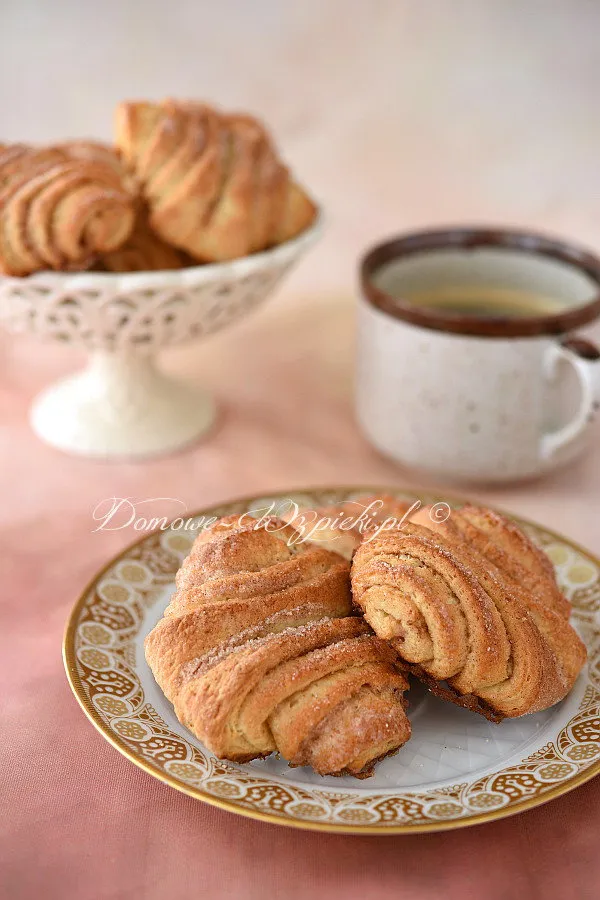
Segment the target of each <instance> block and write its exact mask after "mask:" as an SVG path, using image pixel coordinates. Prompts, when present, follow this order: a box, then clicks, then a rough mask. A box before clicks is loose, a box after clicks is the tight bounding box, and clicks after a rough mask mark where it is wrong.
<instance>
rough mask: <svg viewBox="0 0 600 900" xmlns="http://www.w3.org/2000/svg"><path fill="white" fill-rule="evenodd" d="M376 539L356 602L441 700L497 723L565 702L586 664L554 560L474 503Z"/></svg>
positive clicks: (358, 565) (366, 547) (362, 558)
mask: <svg viewBox="0 0 600 900" xmlns="http://www.w3.org/2000/svg"><path fill="white" fill-rule="evenodd" d="M428 512H429V511H428V509H427V508H425V509H424V510H421V511H419V514H418V516H417V519H418V520H419V521H423V522H426V523H427V527H425V526H424V525H421V524H412V523H411V524H408V525H406V526H405V527H404V528H403V529H402V530H401V531H390V532H381V533H380V534H378V535H377V536H375V537H373V538H372V539H369V535H367V536H366V538H365V540H363V543H362V544H361V546H360V547H359V548H358V550H357V551H356V554H355V556H354V559H353V563H352V590H353V598H354V602H355V603H356V604H357V606H358V607H359V608H360V609H361V610H362V611H363V614H364V616H365V619H366V620H367V622H368V623H369V624H370V625H371V627H372V628H373V630H374V631H375V633H376V634H377V635H378V636H379V637H381V638H384V639H386V640H388V641H389V642H390V645H391V646H392V647H393V648H394V649H395V650H396V652H397V653H398V655H399V657H400V659H401V660H402V662H403V664H404V666H405V667H406V669H407V670H408V671H410V672H413V673H414V674H416V675H417V676H418V677H419V678H421V679H422V680H423V681H425V682H426V683H427V684H428V685H429V687H430V688H431V689H432V691H433V692H434V693H437V694H439V695H440V696H442V697H445V698H447V699H449V700H453V701H454V702H456V703H458V704H460V705H462V706H467V707H469V708H471V709H474V710H476V711H478V712H480V713H482V714H483V715H485V716H487V717H488V718H489V719H492V720H493V721H500V720H501V719H503V718H505V717H514V716H522V715H524V714H526V713H531V712H537V711H539V710H542V709H545V708H547V707H549V706H552V705H553V704H554V703H557V702H558V701H559V700H562V699H563V697H565V695H566V694H567V693H568V692H569V691H570V690H571V688H572V687H573V684H574V682H575V679H576V678H577V676H578V674H579V672H580V671H581V668H582V666H583V664H584V662H585V659H586V651H585V647H584V645H583V643H582V641H581V640H580V638H579V637H578V635H577V633H576V632H575V630H574V629H573V628H572V627H571V625H570V623H569V609H570V606H569V603H568V601H567V599H566V597H564V596H563V594H562V593H561V591H560V589H559V588H558V585H557V583H556V580H555V577H554V572H553V569H552V565H551V563H550V561H549V560H548V559H547V557H546V556H545V555H544V553H543V552H542V551H541V550H540V549H539V548H538V547H536V546H535V545H534V544H533V543H532V542H531V541H530V540H529V538H528V537H527V536H526V535H525V534H524V533H523V532H522V531H521V530H520V529H519V528H518V527H517V526H516V525H515V524H514V523H512V522H510V521H509V520H508V519H505V518H504V517H503V516H501V515H499V514H497V513H494V512H491V511H490V510H487V509H481V508H477V507H473V506H465V507H463V508H462V509H459V510H453V511H452V513H451V515H450V518H449V519H448V520H447V521H446V522H442V523H435V522H434V521H432V518H433V517H431V516H429V514H428Z"/></svg>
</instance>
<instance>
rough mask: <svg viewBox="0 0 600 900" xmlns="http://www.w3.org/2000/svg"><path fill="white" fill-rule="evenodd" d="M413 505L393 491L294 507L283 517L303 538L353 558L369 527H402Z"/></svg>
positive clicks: (347, 557)
mask: <svg viewBox="0 0 600 900" xmlns="http://www.w3.org/2000/svg"><path fill="white" fill-rule="evenodd" d="M410 509H411V507H410V504H408V503H405V502H404V501H403V500H398V499H397V498H396V497H392V496H391V495H389V494H373V495H371V494H368V495H365V496H364V497H356V498H355V499H354V500H345V501H343V502H342V503H335V504H332V505H331V506H321V507H317V509H310V508H308V507H303V508H301V509H300V510H298V511H296V509H295V508H294V509H291V510H289V511H288V512H287V513H285V514H284V515H283V518H284V519H285V520H286V521H287V522H289V523H290V525H293V526H294V527H295V528H296V529H297V530H299V531H300V534H301V535H302V537H303V538H306V539H307V540H310V541H311V542H313V543H316V544H319V546H320V547H325V548H326V549H327V550H334V551H335V552H336V553H339V554H340V555H341V556H343V557H345V558H346V559H352V554H353V553H354V551H355V550H356V548H357V547H358V546H359V544H360V542H361V541H362V539H363V536H364V535H365V533H366V532H367V531H369V530H371V529H373V528H383V529H385V530H389V529H391V528H399V527H401V526H402V524H403V523H404V522H405V521H406V519H407V518H408V513H409V512H410Z"/></svg>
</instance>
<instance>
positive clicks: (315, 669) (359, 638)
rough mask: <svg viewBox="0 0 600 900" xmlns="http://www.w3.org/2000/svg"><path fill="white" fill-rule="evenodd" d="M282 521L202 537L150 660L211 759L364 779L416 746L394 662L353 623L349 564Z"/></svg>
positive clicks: (236, 523)
mask: <svg viewBox="0 0 600 900" xmlns="http://www.w3.org/2000/svg"><path fill="white" fill-rule="evenodd" d="M297 538H298V535H297V533H296V532H295V531H294V529H292V528H291V527H290V526H289V525H286V524H285V523H284V522H282V521H280V520H277V519H267V520H265V521H261V522H260V523H257V521H256V520H253V519H249V517H246V521H245V522H244V523H242V522H240V520H239V519H238V518H237V517H235V516H231V517H229V518H225V519H221V520H219V522H217V523H216V524H215V525H214V526H213V528H211V529H210V530H208V531H206V532H204V533H201V534H200V535H199V536H198V537H197V539H196V541H195V543H194V546H193V548H192V551H191V553H190V555H189V556H188V557H187V559H186V560H185V562H184V563H183V565H182V567H181V569H180V570H179V573H178V575H177V579H176V583H177V590H176V593H175V595H174V597H173V599H172V600H171V603H170V604H169V606H168V607H167V609H166V611H165V615H164V617H163V619H162V620H161V621H160V622H159V623H158V624H157V626H156V627H155V628H154V629H153V630H152V631H151V632H150V634H149V635H148V637H147V638H146V643H145V649H146V659H147V661H148V664H149V666H150V668H151V669H152V672H153V673H154V677H155V678H156V680H157V682H158V684H159V685H160V687H161V688H162V690H163V691H164V693H165V695H166V696H167V698H168V699H169V700H170V701H171V702H172V703H173V705H174V707H175V712H176V714H177V716H178V718H179V720H180V721H181V722H182V723H183V724H184V725H186V726H187V727H188V728H190V730H191V731H193V732H194V734H195V735H197V737H198V738H200V740H201V741H202V742H203V743H204V744H205V745H206V746H207V747H208V748H209V749H210V750H212V751H213V752H214V753H215V754H216V755H217V756H218V757H220V758H225V759H230V760H236V761H238V762H243V761H248V760H251V759H256V758H261V757H265V756H268V755H269V754H271V753H272V752H274V751H279V752H280V753H281V754H282V755H283V756H284V757H285V758H286V759H287V760H288V762H289V764H290V765H291V766H312V767H313V769H315V771H316V772H318V773H320V774H321V775H341V774H345V773H346V774H351V775H355V776H357V777H364V776H366V775H369V774H370V773H371V771H372V769H373V766H374V764H375V762H376V761H377V760H378V759H380V758H382V757H384V756H386V755H388V754H389V753H391V752H393V751H395V750H396V749H397V748H398V747H400V746H401V745H402V744H404V742H405V741H406V740H407V739H408V737H409V736H410V725H409V723H408V720H407V718H406V715H405V711H404V702H403V699H402V692H403V691H404V690H405V689H406V687H407V684H406V682H405V680H404V678H403V677H402V675H400V674H399V672H398V671H397V669H396V668H395V667H394V665H393V664H392V659H393V657H394V654H393V652H392V651H391V649H390V648H389V647H388V646H387V645H386V644H385V642H383V641H380V640H379V639H378V638H377V637H375V636H374V635H373V634H372V633H371V631H370V629H369V627H368V626H367V624H366V623H365V622H364V620H363V619H361V618H358V617H353V616H352V615H351V614H350V613H351V604H350V590H349V565H348V563H347V562H346V561H345V560H343V559H342V558H341V557H340V556H338V555H337V554H335V553H331V552H330V551H327V550H323V549H320V548H318V547H315V546H313V545H310V544H302V543H297V542H296V539H297Z"/></svg>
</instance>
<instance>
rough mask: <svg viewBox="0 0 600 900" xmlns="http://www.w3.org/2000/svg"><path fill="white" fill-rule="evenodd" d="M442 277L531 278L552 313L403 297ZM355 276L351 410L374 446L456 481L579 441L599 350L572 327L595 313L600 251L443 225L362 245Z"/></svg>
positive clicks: (545, 463) (532, 460) (541, 460)
mask: <svg viewBox="0 0 600 900" xmlns="http://www.w3.org/2000/svg"><path fill="white" fill-rule="evenodd" d="M450 282H454V283H460V284H469V285H478V284H482V285H483V284H485V285H490V284H492V285H494V286H497V287H500V286H502V287H510V288H515V289H519V290H533V291H536V292H540V293H543V294H544V295H545V296H549V297H551V298H553V299H554V300H556V301H557V304H558V305H557V310H558V311H556V312H553V313H552V314H551V315H541V316H532V317H529V318H519V319H515V318H505V317H500V316H499V317H495V318H485V319H483V318H477V317H474V316H468V315H464V314H457V313H452V312H444V313H440V312H439V310H435V309H431V308H426V307H415V306H411V305H410V303H409V302H408V301H407V300H406V299H405V298H406V296H407V295H408V294H410V293H412V292H414V291H415V290H421V289H430V288H432V287H435V286H436V285H439V284H441V283H445V284H447V283H450ZM361 283H362V292H361V293H362V296H361V301H360V307H359V327H358V367H357V394H356V400H357V415H358V419H359V422H360V424H361V426H362V428H363V430H364V432H365V434H366V435H367V437H368V438H369V439H370V440H371V442H372V443H373V444H374V445H375V446H376V447H377V448H378V449H379V450H381V451H382V452H383V453H385V454H386V455H388V456H390V457H392V458H394V459H396V460H397V461H398V462H401V463H403V464H406V465H408V466H412V467H416V468H419V469H423V470H427V471H429V472H432V473H435V474H437V475H441V476H444V477H449V478H452V479H455V480H460V481H470V482H503V481H511V480H516V479H521V478H528V477H531V476H534V475H539V474H542V473H544V472H546V471H549V470H551V469H553V468H554V467H555V466H557V465H559V464H561V463H564V462H566V461H568V460H569V459H571V458H572V457H573V456H574V455H575V454H576V453H577V452H578V451H580V450H581V449H582V447H583V446H584V445H585V443H586V436H587V432H588V426H589V422H590V419H591V416H592V413H593V410H594V409H595V408H597V406H598V402H599V401H600V364H599V363H598V359H599V358H600V352H599V351H598V350H597V349H596V348H595V347H594V345H593V344H590V342H589V341H587V340H584V339H582V338H580V337H575V336H574V335H573V334H572V331H573V329H575V328H579V327H582V326H584V325H587V324H589V323H590V322H592V321H594V320H595V319H596V318H598V317H599V316H600V260H598V259H596V258H595V257H593V256H592V255H591V254H589V253H587V252H585V251H583V250H580V249H578V248H576V247H573V246H570V245H566V244H563V243H562V242H558V241H553V240H549V239H547V238H543V237H541V236H537V235H533V234H529V233H524V232H508V231H498V230H489V229H486V230H483V229H450V230H446V231H438V232H421V233H418V234H414V235H409V236H407V237H404V238H399V239H396V240H392V241H389V242H387V243H384V244H380V245H378V246H376V247H374V248H373V249H372V250H371V251H369V252H368V253H367V254H366V256H365V257H364V259H363V261H362V265H361ZM404 290H405V291H406V294H405V295H404V296H403V291H404Z"/></svg>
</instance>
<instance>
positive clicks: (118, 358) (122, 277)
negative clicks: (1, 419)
mask: <svg viewBox="0 0 600 900" xmlns="http://www.w3.org/2000/svg"><path fill="white" fill-rule="evenodd" d="M320 231H321V222H320V219H317V220H316V221H315V223H314V224H313V225H312V226H311V227H310V228H309V229H307V230H306V231H305V232H303V233H302V234H301V235H299V236H298V237H297V238H295V239H294V240H291V241H287V242H286V243H285V244H280V245H279V246H277V247H274V248H272V249H271V250H267V251H265V252H263V253H256V254H253V255H252V256H246V257H244V258H242V259H236V260H232V261H231V262H225V263H215V264H210V265H204V266H194V267H191V268H187V269H180V270H176V271H170V272H140V273H127V274H112V273H96V272H93V273H92V272H82V273H66V272H40V273H38V274H35V275H31V276H29V277H28V278H12V277H6V276H5V277H2V276H0V323H2V324H3V325H4V326H5V327H6V328H7V329H9V330H10V331H13V332H28V333H33V334H38V335H40V337H43V338H46V339H53V340H57V341H62V342H64V343H67V344H72V345H78V346H80V347H85V348H86V350H88V351H89V353H90V354H91V358H90V362H89V365H88V367H87V369H85V370H84V371H83V372H81V373H78V374H76V375H72V376H70V377H69V378H66V379H64V380H63V381H61V382H59V383H58V384H56V385H53V386H52V387H50V388H48V389H47V390H46V391H44V392H43V393H42V394H41V395H40V396H39V397H37V399H36V400H35V401H34V403H33V406H32V409H31V417H30V418H31V424H32V427H33V429H34V431H35V432H36V434H38V435H39V437H41V438H42V439H43V440H45V441H46V442H47V443H49V444H52V445H53V446H55V447H58V448H60V449H61V450H65V451H67V452H69V453H76V454H81V455H85V456H93V457H99V458H104V459H108V458H111V457H144V456H152V455H155V454H162V453H167V452H169V451H171V450H175V449H176V448H178V447H182V446H184V445H185V444H187V443H190V442H191V441H193V440H196V439H197V438H198V437H200V436H201V435H202V434H204V433H205V432H206V431H207V430H208V428H210V425H211V423H212V421H213V419H214V414H215V408H214V403H213V401H212V399H211V398H210V397H208V396H206V394H204V393H203V392H202V391H201V390H199V389H197V388H194V387H192V386H189V385H185V384H182V383H180V382H178V381H175V380H173V379H171V378H168V377H167V376H165V375H164V374H162V373H161V372H160V370H159V369H158V368H157V367H156V366H155V362H154V360H155V356H156V353H157V351H158V350H159V349H161V348H163V347H168V346H172V345H174V344H181V343H184V342H185V341H190V340H196V339H198V338H202V337H207V336H208V335H210V334H213V333H214V332H216V331H220V330H221V329H223V328H225V327H227V326H228V325H230V324H231V323H232V322H234V321H235V320H236V319H239V318H241V317H242V316H244V315H246V314H247V313H248V312H250V311H251V310H252V309H254V308H255V307H256V306H258V305H259V303H261V302H262V301H263V300H264V299H265V298H266V297H267V296H268V295H269V294H270V293H271V291H272V290H273V288H274V287H275V286H276V285H277V284H278V283H279V281H280V280H281V279H282V277H283V276H284V275H285V273H286V272H287V270H288V269H289V268H290V267H291V266H292V265H293V264H294V263H295V262H296V261H297V260H298V259H299V258H300V256H301V255H302V253H303V252H304V251H305V250H306V249H308V247H309V246H310V245H311V244H312V243H313V242H314V241H315V240H316V238H317V237H318V235H319V233H320Z"/></svg>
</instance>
